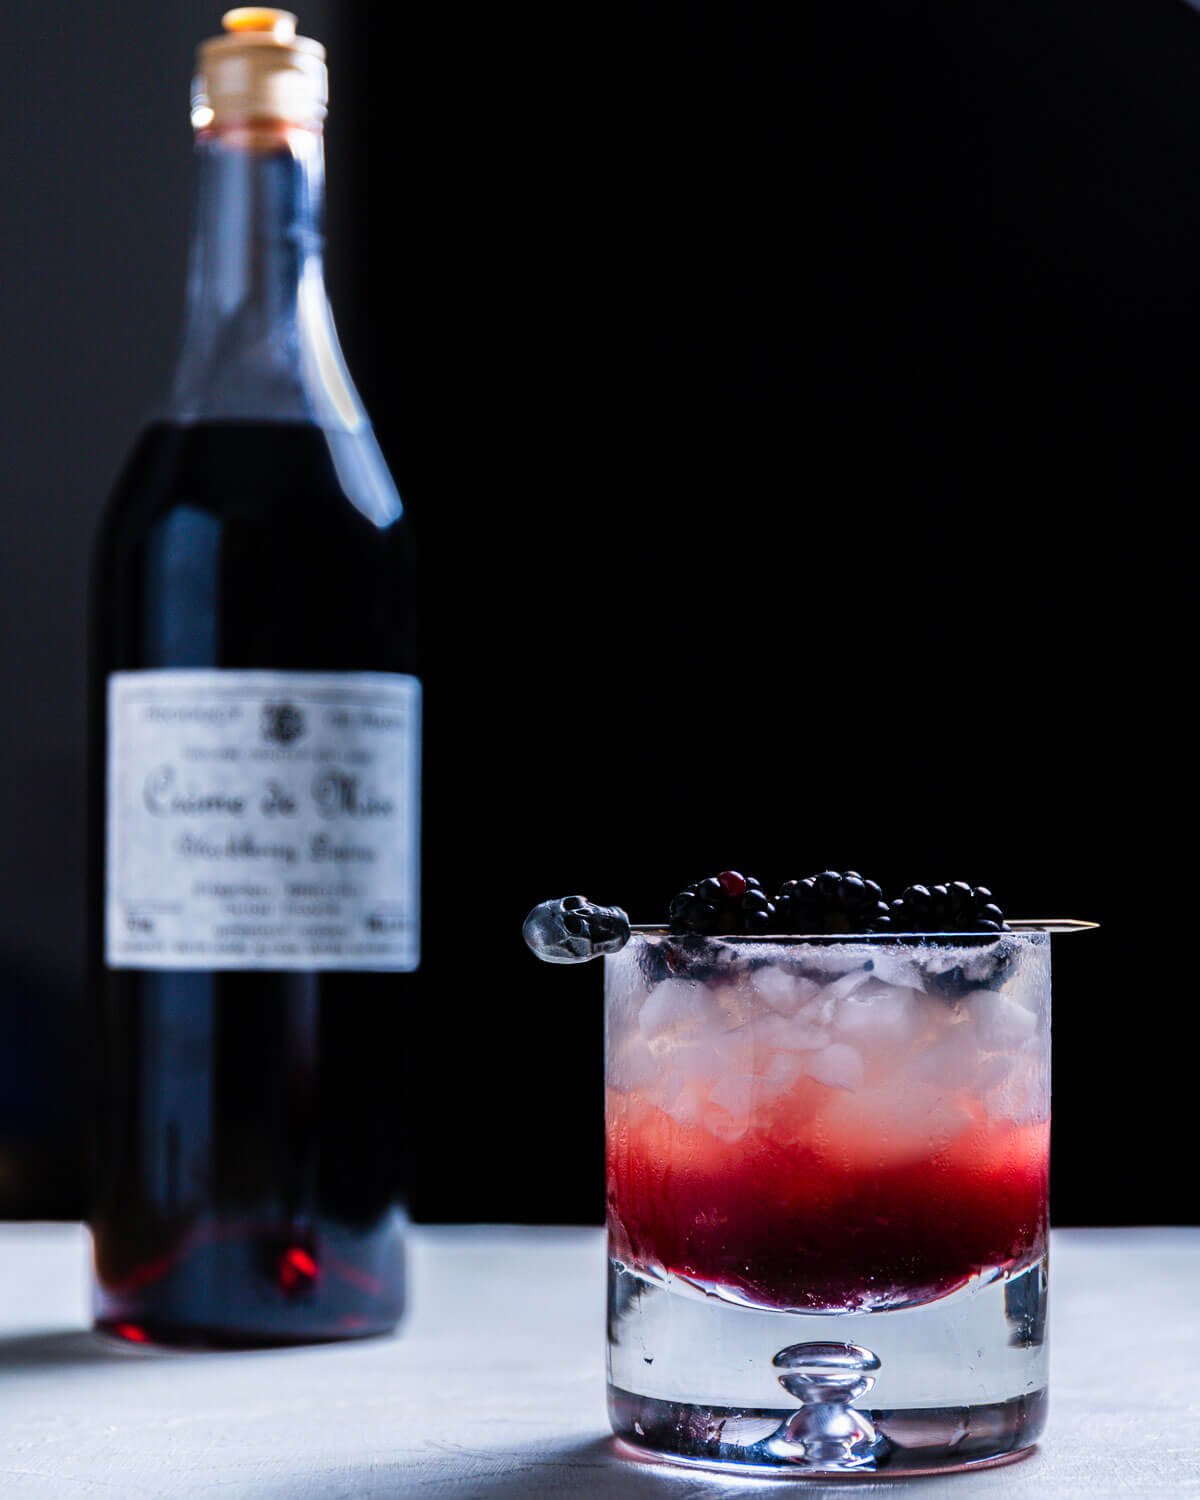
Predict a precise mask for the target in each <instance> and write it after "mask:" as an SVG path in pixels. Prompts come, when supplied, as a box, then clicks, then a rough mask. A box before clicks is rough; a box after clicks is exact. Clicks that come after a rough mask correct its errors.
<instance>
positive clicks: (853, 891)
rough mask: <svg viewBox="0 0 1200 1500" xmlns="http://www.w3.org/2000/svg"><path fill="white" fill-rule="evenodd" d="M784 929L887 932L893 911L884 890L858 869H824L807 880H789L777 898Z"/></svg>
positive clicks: (777, 914) (778, 919) (779, 921)
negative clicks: (841, 870) (866, 878)
mask: <svg viewBox="0 0 1200 1500" xmlns="http://www.w3.org/2000/svg"><path fill="white" fill-rule="evenodd" d="M775 920H776V925H777V926H778V928H779V930H780V932H794V933H813V934H823V933H830V934H838V933H855V932H887V931H889V930H890V928H891V926H892V917H891V912H890V909H889V907H888V904H887V902H886V901H885V900H884V899H883V892H882V891H881V890H880V888H879V887H878V886H877V885H876V884H875V882H874V881H873V880H864V879H863V877H862V876H861V875H860V874H859V873H858V871H857V870H846V871H845V872H844V873H840V872H839V871H837V870H823V871H822V872H821V874H820V875H809V876H808V877H807V878H806V879H804V880H787V881H785V882H784V883H783V885H781V886H780V887H779V894H778V895H777V896H776V898H775Z"/></svg>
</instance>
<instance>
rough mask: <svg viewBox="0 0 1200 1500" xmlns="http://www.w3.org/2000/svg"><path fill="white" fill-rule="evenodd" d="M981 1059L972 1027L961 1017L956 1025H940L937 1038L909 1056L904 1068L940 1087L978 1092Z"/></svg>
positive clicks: (980, 1078)
mask: <svg viewBox="0 0 1200 1500" xmlns="http://www.w3.org/2000/svg"><path fill="white" fill-rule="evenodd" d="M935 1003H936V1002H935ZM983 1063H984V1057H983V1054H982V1053H981V1051H980V1049H979V1043H978V1041H977V1040H976V1037H975V1028H974V1027H973V1026H972V1025H971V1024H970V1022H969V1021H968V1020H967V1019H965V1018H964V1019H963V1020H961V1021H960V1022H959V1023H958V1024H957V1025H943V1026H942V1028H941V1033H940V1035H939V1036H938V1037H937V1040H935V1041H934V1042H933V1043H932V1044H931V1045H930V1046H928V1047H925V1048H924V1049H923V1050H922V1051H921V1052H920V1053H919V1054H918V1055H917V1056H916V1057H915V1058H913V1060H912V1062H911V1063H910V1064H909V1065H908V1066H907V1069H906V1071H907V1072H908V1073H909V1074H910V1075H911V1076H912V1077H913V1078H914V1079H919V1080H921V1081H922V1082H925V1083H929V1084H932V1085H933V1086H935V1087H936V1088H939V1089H942V1090H949V1091H951V1092H953V1091H955V1090H959V1089H966V1090H968V1091H970V1092H973V1093H978V1092H979V1090H980V1085H981V1083H982V1081H983Z"/></svg>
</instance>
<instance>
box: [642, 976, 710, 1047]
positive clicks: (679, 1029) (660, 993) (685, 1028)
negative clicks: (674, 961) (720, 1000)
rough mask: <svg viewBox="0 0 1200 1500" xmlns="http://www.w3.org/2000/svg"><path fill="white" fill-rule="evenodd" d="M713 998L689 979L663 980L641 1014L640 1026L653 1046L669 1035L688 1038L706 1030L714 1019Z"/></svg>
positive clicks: (651, 994)
mask: <svg viewBox="0 0 1200 1500" xmlns="http://www.w3.org/2000/svg"><path fill="white" fill-rule="evenodd" d="M713 1009H714V1007H713V1002H712V996H711V995H710V994H709V992H708V991H707V990H706V989H705V988H704V987H703V986H702V985H699V984H691V983H689V982H688V981H687V980H686V979H664V980H663V982H662V983H661V984H658V985H655V987H654V988H653V989H652V990H651V991H650V994H649V995H648V996H647V997H646V1001H645V1004H644V1005H643V1006H642V1008H641V1011H640V1012H639V1013H638V1026H639V1027H640V1028H641V1032H642V1035H643V1036H644V1037H645V1038H646V1040H647V1041H648V1042H650V1043H651V1044H653V1043H655V1042H657V1041H660V1040H662V1039H663V1038H665V1037H669V1036H678V1037H681V1038H682V1037H686V1036H689V1035H695V1034H697V1033H698V1032H700V1031H701V1030H704V1029H707V1027H708V1025H709V1024H710V1022H711V1021H712V1020H714V1019H715V1018H714V1016H713Z"/></svg>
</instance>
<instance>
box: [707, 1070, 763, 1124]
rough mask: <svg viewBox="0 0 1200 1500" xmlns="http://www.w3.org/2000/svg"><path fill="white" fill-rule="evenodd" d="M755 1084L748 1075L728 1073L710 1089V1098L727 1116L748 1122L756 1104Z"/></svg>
mask: <svg viewBox="0 0 1200 1500" xmlns="http://www.w3.org/2000/svg"><path fill="white" fill-rule="evenodd" d="M754 1083H755V1080H754V1079H753V1078H751V1077H750V1076H749V1075H748V1074H746V1073H726V1074H725V1075H724V1076H723V1077H721V1078H718V1079H717V1081H716V1083H714V1084H713V1086H712V1088H711V1089H709V1091H708V1097H709V1099H711V1100H712V1102H713V1103H714V1104H716V1105H718V1106H719V1107H720V1108H721V1109H723V1110H724V1111H725V1113H726V1114H727V1115H733V1116H734V1117H735V1118H738V1119H741V1120H746V1119H747V1117H748V1116H749V1114H750V1106H751V1104H752V1103H753V1102H754Z"/></svg>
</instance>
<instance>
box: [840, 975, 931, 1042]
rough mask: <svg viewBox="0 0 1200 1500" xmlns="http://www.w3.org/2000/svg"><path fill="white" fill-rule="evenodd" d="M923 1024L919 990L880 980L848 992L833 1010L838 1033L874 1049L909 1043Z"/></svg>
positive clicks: (870, 981) (874, 980)
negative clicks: (917, 991)
mask: <svg viewBox="0 0 1200 1500" xmlns="http://www.w3.org/2000/svg"><path fill="white" fill-rule="evenodd" d="M921 1024H922V1015H921V1006H920V1002H919V999H918V996H917V995H916V993H915V992H914V991H913V990H911V989H899V988H897V987H895V986H893V985H890V984H884V983H882V982H881V981H880V980H878V979H871V980H869V981H868V983H866V984H864V985H862V986H860V987H859V988H858V989H856V990H855V991H854V993H853V994H852V995H847V996H846V997H845V999H843V1000H842V1002H841V1004H840V1005H838V1006H837V1008H836V1009H835V1011H834V1013H833V1030H834V1032H835V1033H836V1034H837V1035H838V1036H840V1037H843V1038H846V1039H848V1040H851V1041H854V1042H857V1043H858V1044H860V1045H861V1046H863V1047H866V1048H868V1049H870V1050H872V1051H878V1050H880V1049H883V1048H887V1049H889V1050H891V1049H893V1048H897V1047H903V1046H906V1045H907V1044H908V1043H909V1042H911V1041H912V1039H913V1038H914V1037H915V1036H916V1034H917V1031H918V1029H919V1028H920V1026H921Z"/></svg>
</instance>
